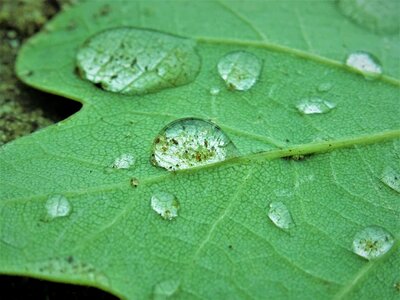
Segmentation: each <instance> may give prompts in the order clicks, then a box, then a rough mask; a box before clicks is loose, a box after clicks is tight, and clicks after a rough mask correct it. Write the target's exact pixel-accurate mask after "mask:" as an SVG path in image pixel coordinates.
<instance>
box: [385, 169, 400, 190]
mask: <svg viewBox="0 0 400 300" xmlns="http://www.w3.org/2000/svg"><path fill="white" fill-rule="evenodd" d="M381 180H382V182H383V183H384V184H386V185H387V186H388V187H390V188H391V189H393V190H394V191H396V192H398V193H400V173H399V172H397V171H396V170H395V169H393V168H392V167H386V168H385V169H384V170H383V173H382V178H381Z"/></svg>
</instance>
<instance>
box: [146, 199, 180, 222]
mask: <svg viewBox="0 0 400 300" xmlns="http://www.w3.org/2000/svg"><path fill="white" fill-rule="evenodd" d="M151 208H152V209H153V210H154V211H155V212H156V213H158V214H159V215H160V216H161V217H163V218H164V219H166V220H172V219H174V218H176V217H177V216H178V210H179V201H178V199H176V197H175V196H174V195H172V194H170V193H165V192H159V193H155V194H154V195H153V196H152V197H151Z"/></svg>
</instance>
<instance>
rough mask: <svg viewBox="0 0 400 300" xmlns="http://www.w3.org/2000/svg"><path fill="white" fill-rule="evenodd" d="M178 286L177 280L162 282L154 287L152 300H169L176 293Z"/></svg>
mask: <svg viewBox="0 0 400 300" xmlns="http://www.w3.org/2000/svg"><path fill="white" fill-rule="evenodd" d="M179 285H180V281H179V280H175V279H171V280H165V281H162V282H160V283H158V284H156V285H155V286H154V290H153V299H154V300H166V299H171V297H172V296H173V295H175V294H176V293H177V292H178V289H179Z"/></svg>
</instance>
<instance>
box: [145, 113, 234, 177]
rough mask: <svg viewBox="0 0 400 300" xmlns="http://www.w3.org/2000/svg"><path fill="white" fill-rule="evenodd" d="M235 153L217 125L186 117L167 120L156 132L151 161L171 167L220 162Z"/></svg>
mask: <svg viewBox="0 0 400 300" xmlns="http://www.w3.org/2000/svg"><path fill="white" fill-rule="evenodd" d="M237 154H238V152H237V149H236V147H235V145H234V144H233V143H232V141H231V140H230V139H229V137H228V136H227V135H226V134H225V133H224V132H223V131H222V130H221V129H220V128H219V127H218V126H216V125H215V124H213V123H211V122H207V121H204V120H201V119H194V118H187V119H180V120H177V121H174V122H172V123H170V124H168V125H167V126H166V127H165V128H164V129H163V130H161V132H160V133H159V134H158V135H157V137H156V138H155V140H154V145H153V154H152V163H153V164H154V165H156V166H160V167H162V168H165V169H167V170H170V171H173V170H182V169H188V168H193V167H198V166H204V165H208V164H212V163H216V162H221V161H223V160H225V159H228V158H231V157H234V156H236V155H237Z"/></svg>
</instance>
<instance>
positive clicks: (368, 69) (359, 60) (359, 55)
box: [346, 51, 382, 77]
mask: <svg viewBox="0 0 400 300" xmlns="http://www.w3.org/2000/svg"><path fill="white" fill-rule="evenodd" d="M346 65H347V66H349V67H350V68H353V69H355V70H357V71H359V72H361V73H363V74H365V75H366V76H367V77H376V76H378V75H380V74H382V68H381V66H380V64H379V62H378V60H377V59H376V58H375V57H374V56H373V55H372V54H369V53H367V52H362V51H358V52H354V53H351V54H350V55H349V56H347V58H346Z"/></svg>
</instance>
